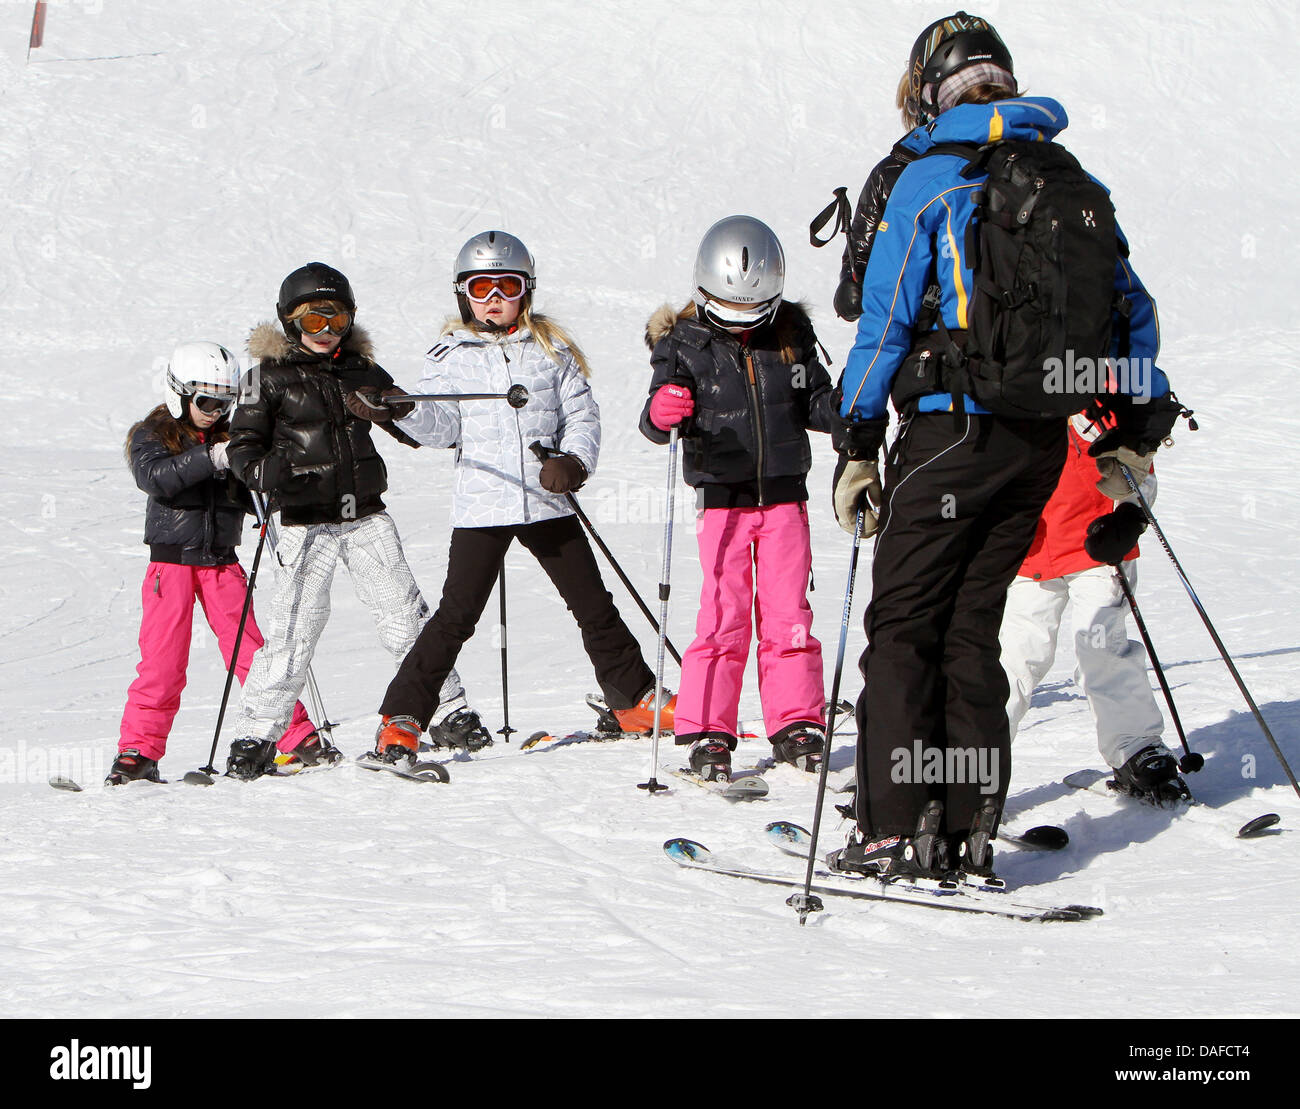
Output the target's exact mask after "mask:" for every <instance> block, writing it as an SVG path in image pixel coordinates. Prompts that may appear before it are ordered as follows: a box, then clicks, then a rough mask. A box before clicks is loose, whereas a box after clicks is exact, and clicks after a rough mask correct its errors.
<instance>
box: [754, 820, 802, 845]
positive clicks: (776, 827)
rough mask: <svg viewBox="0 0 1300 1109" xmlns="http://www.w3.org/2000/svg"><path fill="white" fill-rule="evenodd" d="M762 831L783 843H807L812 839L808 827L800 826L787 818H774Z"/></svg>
mask: <svg viewBox="0 0 1300 1109" xmlns="http://www.w3.org/2000/svg"><path fill="white" fill-rule="evenodd" d="M763 831H765V832H766V833H767V834H768V835H769V836H771V837H772V839H779V840H781V841H783V842H785V843H807V842H808V841H809V840H810V839H812V835H811V833H810V832H809V831H808V829H806V828H801V827H800V826H799V825H798V824H794V823H792V822H791V821H789V820H774V821H772V823H771V824H769V825H768V826H767V827H766V828H764V829H763Z"/></svg>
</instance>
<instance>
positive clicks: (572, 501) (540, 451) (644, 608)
mask: <svg viewBox="0 0 1300 1109" xmlns="http://www.w3.org/2000/svg"><path fill="white" fill-rule="evenodd" d="M528 449H529V450H530V451H532V452H533V454H535V455H536V456H537V458H538V460H539V461H541V462H545V461H546V460H547V458H549V457H550V456H551V455H552V454H562V453H563V452H562V451H557V450H555V449H554V448H551V447H545V446H543V445H542V444H541V443H540V442H533V443H530V444H529V445H528ZM564 499H565V500H566V501H568V502H569V507H570V508H572V509H573V513H574V515H575V516H577V517H578V520H579V522H580V523H581V524H582V525H583V527H585V528H586V529H587V532H588V534H589V535H590V536H591V538H592V539H593V540H595V543H596V546H597V547H599V548H600V552H601V554H603V555H604V556H605V558H607V559H608V560H609V564H610V566H612V567H613V568H614V573H616V574H617V575H618V580H619V581H621V582H622V583H623V585H624V586H625V587H626V588H627V591H628V592H629V593H630V594H632V600H634V601H636V603H637V607H638V608H639V609H640V610H641V612H642V614H643V615H644V616H645V618H646V619H647V620H649V621H650V626H651V627H652V628H654V630H655V633H656V634H658V632H659V621H658V620H656V619H655V618H654V613H653V612H651V611H650V608H649V606H648V605H647V604H646V603H645V601H643V600H642V599H641V594H640V593H638V592H637V591H636V587H635V586H634V585H633V584H632V582H631V580H630V579H629V578H628V576H627V575H626V574H625V573H623V567H621V566H620V565H619V564H618V559H616V558H615V557H614V552H613V551H611V550H610V549H609V547H607V546H606V545H605V541H604V540H603V539H602V538H601V537H600V535H599V533H597V531H596V529H595V528H594V527H593V526H592V523H591V521H590V520H589V519H588V518H587V514H586V513H585V512H583V511H582V505H580V504H579V503H578V498H577V497H575V496H574V495H573V494H572V493H565V494H564ZM664 646H665V647H666V648H667V649H668V653H669V654H670V655H672V656H673V658H674V659H675V660H676V661H677V665H678V666H681V664H682V656H681V655H680V654H678V653H677V648H676V647H674V646H673V644H672V641H671V640H670V639H668V638H667V637H665V638H664Z"/></svg>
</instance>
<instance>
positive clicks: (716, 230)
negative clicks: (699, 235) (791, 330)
mask: <svg viewBox="0 0 1300 1109" xmlns="http://www.w3.org/2000/svg"><path fill="white" fill-rule="evenodd" d="M784 289H785V251H783V250H782V249H781V241H780V240H779V239H778V238H777V237H776V234H775V233H774V232H773V231H772V229H771V228H770V227H768V226H767V224H765V223H764V222H763V221H762V220H757V219H755V218H754V217H753V216H727V217H726V219H720V220H718V222H717V223H715V224H714V225H713V226H712V227H710V228H709V229H708V230H707V231H706V232H705V233H704V238H703V239H701V240H700V249H699V250H698V251H697V252H696V255H695V291H694V292H693V293H692V294H691V299H692V300H693V301H695V304H696V306H697V307H698V308H699V310H700V311H701V312H702V313H703V315H704V317H705V319H707V320H708V321H709V322H711V323H714V324H716V325H717V326H718V327H722V328H726V329H728V330H746V329H748V328H751V327H758V326H760V325H761V324H764V323H767V322H768V321H769V320H771V319H772V317H773V316H775V315H776V310H777V309H778V308H779V307H780V306H781V293H782V292H783V291H784ZM723 300H725V301H730V302H732V304H739V305H744V306H745V307H742V308H734V307H728V306H726V305H723V304H719V303H718V301H723Z"/></svg>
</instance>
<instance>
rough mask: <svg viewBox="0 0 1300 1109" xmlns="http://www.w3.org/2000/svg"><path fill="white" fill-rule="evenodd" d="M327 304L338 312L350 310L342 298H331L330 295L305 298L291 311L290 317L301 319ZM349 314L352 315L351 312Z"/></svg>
mask: <svg viewBox="0 0 1300 1109" xmlns="http://www.w3.org/2000/svg"><path fill="white" fill-rule="evenodd" d="M327 306H328V307H330V308H333V309H335V310H336V311H338V312H347V311H348V306H347V305H346V304H344V303H343V302H342V301H341V300H330V299H329V298H328V297H325V298H322V299H321V300H304V301H303V302H302V303H301V304H300V305H298V307H297V308H295V309H294V310H293V311H292V312H290V313H289V319H291V320H300V319H302V318H303V316H305V315H306V314H307V313H308V312H318V311H320V310H321V309H322V308H325V307H327ZM348 314H349V315H351V313H350V312H349V313H348Z"/></svg>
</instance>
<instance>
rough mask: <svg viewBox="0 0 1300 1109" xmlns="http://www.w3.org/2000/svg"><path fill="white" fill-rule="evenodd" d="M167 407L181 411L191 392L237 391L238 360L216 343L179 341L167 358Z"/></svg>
mask: <svg viewBox="0 0 1300 1109" xmlns="http://www.w3.org/2000/svg"><path fill="white" fill-rule="evenodd" d="M164 380H165V382H166V386H167V411H168V412H170V413H171V414H172V415H173V416H175V417H176V419H178V420H179V419H180V418H181V417H182V416H184V415H185V402H186V401H187V400H188V399H189V398H190V397H193V396H210V397H226V396H229V397H236V396H238V395H239V360H238V359H237V358H235V356H234V355H233V354H231V353H230V351H228V350H226V348H225V347H223V346H221V345H220V344H218V343H181V345H180V346H178V347H177V348H176V349H175V350H174V351H172V356H171V358H170V360H169V361H168V362H167V375H166V378H165V379H164Z"/></svg>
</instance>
